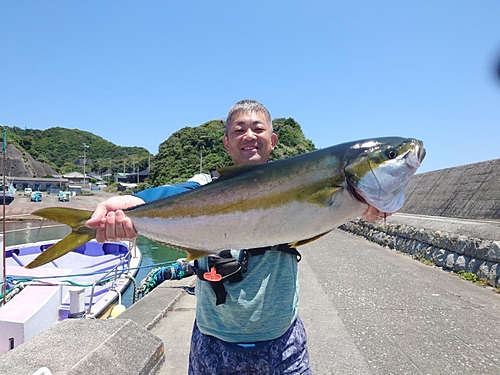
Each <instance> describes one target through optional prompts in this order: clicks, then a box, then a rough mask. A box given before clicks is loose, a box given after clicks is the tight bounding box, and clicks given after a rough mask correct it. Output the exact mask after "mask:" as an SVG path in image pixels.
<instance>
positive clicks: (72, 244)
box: [25, 227, 95, 268]
mask: <svg viewBox="0 0 500 375" xmlns="http://www.w3.org/2000/svg"><path fill="white" fill-rule="evenodd" d="M85 228H87V227H85ZM92 238H95V228H87V232H86V233H83V231H82V228H80V230H79V231H78V233H76V232H71V233H70V234H68V235H67V236H66V237H64V238H63V239H62V240H61V241H59V242H56V243H55V244H54V245H52V246H51V247H49V248H48V249H47V250H45V251H44V252H42V253H41V254H40V255H39V256H37V257H36V258H35V259H33V260H32V261H31V263H29V264H28V265H26V267H25V268H35V267H39V266H43V265H44V264H46V263H49V262H52V261H53V260H55V259H57V258H59V257H62V256H63V255H64V254H66V253H69V252H70V251H72V250H74V249H76V248H77V247H79V246H81V245H83V244H84V243H87V242H89V241H90V240H91V239H92Z"/></svg>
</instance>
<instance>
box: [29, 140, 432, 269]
mask: <svg viewBox="0 0 500 375" xmlns="http://www.w3.org/2000/svg"><path fill="white" fill-rule="evenodd" d="M424 156H425V149H424V147H423V143H422V142H421V141H418V140H415V139H408V138H400V137H388V138H376V139H365V140H360V141H356V142H350V143H344V144H340V145H337V146H332V147H328V148H325V149H322V150H317V151H313V152H309V153H307V154H303V155H299V156H295V157H291V158H288V159H283V160H279V161H275V162H272V163H267V164H259V165H253V166H234V167H229V168H225V169H222V170H220V174H221V177H220V178H219V179H218V180H217V181H216V182H212V183H210V184H208V185H205V186H202V187H200V188H198V189H195V190H192V191H189V192H186V193H182V194H178V195H175V196H171V197H166V198H163V199H159V200H156V201H153V202H150V203H146V204H143V205H140V206H136V207H133V208H130V209H126V210H124V211H125V212H126V214H127V215H128V216H129V217H130V218H131V220H132V222H133V224H134V227H135V229H136V230H137V232H138V233H139V234H141V235H143V236H146V237H148V238H150V239H152V240H154V241H157V242H159V243H163V244H166V245H169V246H172V247H174V248H177V249H181V250H184V251H186V252H187V253H188V256H187V259H188V260H191V259H196V258H199V257H202V256H205V255H207V254H210V253H216V252H219V251H221V250H225V249H247V248H257V247H264V246H272V245H277V244H282V243H288V244H291V245H292V246H300V245H302V244H304V243H307V242H310V241H312V240H314V239H316V238H319V237H321V236H322V235H324V234H326V233H328V232H330V231H331V230H333V229H334V228H336V227H338V226H339V225H341V224H343V223H345V222H347V221H349V220H351V219H353V218H356V217H358V216H360V215H361V214H362V213H363V212H364V211H365V210H366V209H367V207H368V204H370V205H372V206H374V207H376V208H377V209H379V210H380V211H382V212H386V213H392V212H395V211H397V210H399V209H400V208H401V207H402V206H403V203H404V194H405V187H406V185H407V183H408V180H409V179H410V177H411V176H412V175H413V174H414V173H415V171H416V170H417V168H418V167H419V166H420V163H421V161H422V160H423V158H424ZM33 215H37V216H41V217H43V218H46V219H49V220H54V221H58V222H61V223H64V224H67V225H69V226H70V227H71V228H72V233H70V234H69V235H68V236H66V237H65V238H64V239H62V240H61V241H59V242H58V243H56V244H55V245H53V246H52V247H51V248H49V249H47V250H45V251H44V252H43V253H42V254H41V255H39V256H38V257H37V258H36V259H35V260H33V261H32V262H31V263H30V264H29V265H28V266H27V268H33V267H37V266H40V265H43V264H45V263H47V262H50V261H52V260H54V259H56V258H58V257H60V256H62V255H64V254H66V253H67V252H69V251H71V250H73V249H75V248H77V247H78V246H80V245H82V244H84V243H85V242H87V241H89V240H91V239H92V238H94V237H95V229H90V228H87V227H86V226H85V222H86V220H88V219H89V218H90V216H91V215H92V211H85V210H76V209H71V208H59V207H51V208H43V209H41V210H38V211H35V212H33Z"/></svg>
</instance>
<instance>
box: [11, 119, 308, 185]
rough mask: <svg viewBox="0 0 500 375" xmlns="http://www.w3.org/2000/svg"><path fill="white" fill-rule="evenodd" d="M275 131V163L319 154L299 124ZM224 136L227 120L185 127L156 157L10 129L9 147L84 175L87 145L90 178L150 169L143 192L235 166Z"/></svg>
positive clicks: (68, 133)
mask: <svg viewBox="0 0 500 375" xmlns="http://www.w3.org/2000/svg"><path fill="white" fill-rule="evenodd" d="M273 126H274V131H275V132H276V133H277V134H278V145H277V147H276V149H275V150H274V152H273V154H272V155H271V157H272V158H273V159H274V160H278V159H282V158H286V157H290V156H294V155H298V154H302V153H304V152H308V151H312V150H314V149H315V146H314V144H313V143H312V142H311V141H310V140H308V139H306V138H305V137H304V134H303V133H302V129H301V127H300V125H299V124H298V123H297V122H296V121H295V120H294V119H293V118H287V119H284V118H280V119H275V120H273ZM223 135H224V123H223V122H222V121H221V120H213V121H208V122H206V123H204V124H202V125H200V126H197V127H185V128H182V129H180V130H178V131H176V132H175V133H174V134H172V135H171V136H170V137H169V138H168V139H166V140H165V141H163V142H162V143H161V144H160V146H159V152H158V154H157V155H156V156H153V155H151V154H149V152H148V150H147V149H145V148H143V147H122V146H117V145H115V144H113V143H111V142H109V141H106V140H105V139H103V138H101V137H98V136H96V135H94V134H92V133H89V132H86V131H82V130H78V129H66V128H61V127H55V128H50V129H47V130H35V129H21V128H19V127H13V128H8V129H7V142H8V143H9V144H12V145H15V146H16V147H17V148H18V149H19V150H21V152H23V154H24V153H27V154H29V155H31V156H32V157H33V158H34V159H35V160H36V161H39V162H43V163H46V164H48V165H50V166H51V167H52V168H53V169H54V170H56V171H58V172H59V173H61V174H64V173H68V172H72V171H75V170H76V171H81V172H83V154H84V146H83V144H86V145H88V146H89V147H88V148H85V157H86V160H85V166H86V172H87V173H89V172H94V173H97V174H104V173H106V172H109V171H112V173H117V172H126V173H131V172H134V171H138V170H145V169H147V168H148V165H149V164H150V165H151V169H150V174H149V179H148V181H147V183H146V184H145V186H143V187H146V186H159V185H163V184H171V183H177V182H181V181H185V180H187V179H188V178H190V177H192V176H193V175H194V174H196V173H199V172H200V161H201V164H202V165H201V169H202V171H203V173H209V171H210V170H211V169H217V168H220V167H223V166H227V165H231V164H232V161H231V158H230V157H229V155H228V154H227V153H226V151H225V149H224V146H223V143H222V136H223Z"/></svg>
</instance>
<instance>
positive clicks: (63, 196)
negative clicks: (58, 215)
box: [58, 191, 71, 202]
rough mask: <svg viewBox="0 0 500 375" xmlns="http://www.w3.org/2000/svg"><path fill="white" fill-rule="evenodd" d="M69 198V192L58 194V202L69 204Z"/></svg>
mask: <svg viewBox="0 0 500 375" xmlns="http://www.w3.org/2000/svg"><path fill="white" fill-rule="evenodd" d="M70 197H71V192H70V191H60V192H59V196H58V199H59V202H69V198H70Z"/></svg>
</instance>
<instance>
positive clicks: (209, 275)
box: [203, 267, 222, 281]
mask: <svg viewBox="0 0 500 375" xmlns="http://www.w3.org/2000/svg"><path fill="white" fill-rule="evenodd" d="M203 278H204V279H205V280H207V281H221V280H222V275H220V274H218V273H217V270H216V269H215V267H212V268H210V272H205V273H204V274H203Z"/></svg>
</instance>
